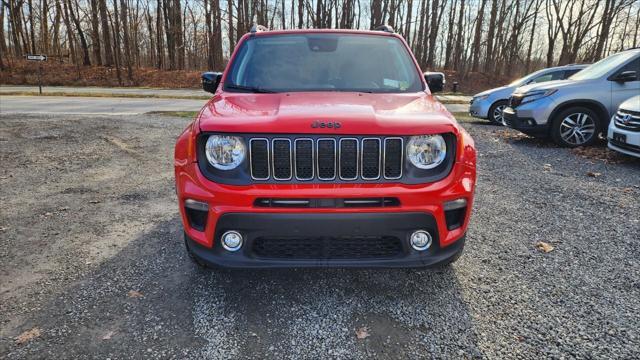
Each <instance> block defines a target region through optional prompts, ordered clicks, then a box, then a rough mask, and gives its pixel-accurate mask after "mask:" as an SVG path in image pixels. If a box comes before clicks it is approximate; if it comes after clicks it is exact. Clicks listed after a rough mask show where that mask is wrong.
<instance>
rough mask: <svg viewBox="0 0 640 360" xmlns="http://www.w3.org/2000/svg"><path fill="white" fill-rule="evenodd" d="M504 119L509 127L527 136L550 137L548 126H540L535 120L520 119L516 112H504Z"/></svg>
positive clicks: (512, 110) (506, 110)
mask: <svg viewBox="0 0 640 360" xmlns="http://www.w3.org/2000/svg"><path fill="white" fill-rule="evenodd" d="M502 117H503V119H504V121H505V123H506V124H507V126H508V127H510V128H512V129H515V130H518V131H520V132H522V133H525V134H527V135H531V136H535V137H544V136H548V135H549V126H548V125H546V124H545V125H538V124H537V123H536V121H535V119H531V118H525V117H519V116H518V113H517V111H516V110H514V109H511V108H507V109H505V110H504V111H503V112H502Z"/></svg>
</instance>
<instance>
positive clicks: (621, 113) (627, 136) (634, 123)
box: [607, 95, 640, 158]
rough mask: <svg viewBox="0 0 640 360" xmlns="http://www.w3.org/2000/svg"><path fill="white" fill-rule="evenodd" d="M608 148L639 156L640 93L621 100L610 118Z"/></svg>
mask: <svg viewBox="0 0 640 360" xmlns="http://www.w3.org/2000/svg"><path fill="white" fill-rule="evenodd" d="M607 139H608V140H609V148H610V149H613V150H616V151H619V152H621V153H624V154H627V155H631V156H635V157H639V158H640V95H638V96H634V97H632V98H631V99H629V100H627V101H625V102H623V103H622V104H621V105H620V109H619V110H618V112H617V113H616V114H615V115H614V116H613V119H611V123H610V124H609V132H608V134H607Z"/></svg>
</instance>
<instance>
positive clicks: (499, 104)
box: [489, 100, 509, 126]
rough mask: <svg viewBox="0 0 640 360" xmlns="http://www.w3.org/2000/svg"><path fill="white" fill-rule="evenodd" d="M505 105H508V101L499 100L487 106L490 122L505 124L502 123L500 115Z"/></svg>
mask: <svg viewBox="0 0 640 360" xmlns="http://www.w3.org/2000/svg"><path fill="white" fill-rule="evenodd" d="M507 106H509V102H508V101H506V100H500V101H496V102H495V103H493V105H491V107H490V108H489V121H491V123H492V124H496V125H504V126H506V124H505V123H504V117H503V116H502V111H504V109H506V108H507Z"/></svg>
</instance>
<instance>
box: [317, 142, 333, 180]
mask: <svg viewBox="0 0 640 360" xmlns="http://www.w3.org/2000/svg"><path fill="white" fill-rule="evenodd" d="M317 146H318V151H317V157H318V178H319V179H320V180H332V179H334V178H335V177H336V142H335V140H334V139H319V140H318V142H317Z"/></svg>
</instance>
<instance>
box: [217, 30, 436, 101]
mask: <svg viewBox="0 0 640 360" xmlns="http://www.w3.org/2000/svg"><path fill="white" fill-rule="evenodd" d="M423 86H424V85H423V82H422V79H421V74H420V72H419V70H418V68H417V67H416V66H415V63H414V62H413V59H412V58H411V56H410V53H409V51H408V50H407V48H406V46H405V45H404V44H403V43H402V41H400V40H399V39H398V38H396V37H391V36H380V35H367V34H291V35H289V34H287V35H261V36H255V37H250V38H248V39H247V40H246V41H244V42H243V44H242V46H241V48H240V49H239V50H238V53H237V55H236V56H235V58H234V60H233V63H232V64H231V67H230V70H229V74H228V76H227V78H226V80H225V84H224V87H225V91H239V92H290V91H357V92H371V93H406V92H418V91H422V90H424V87H423Z"/></svg>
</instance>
